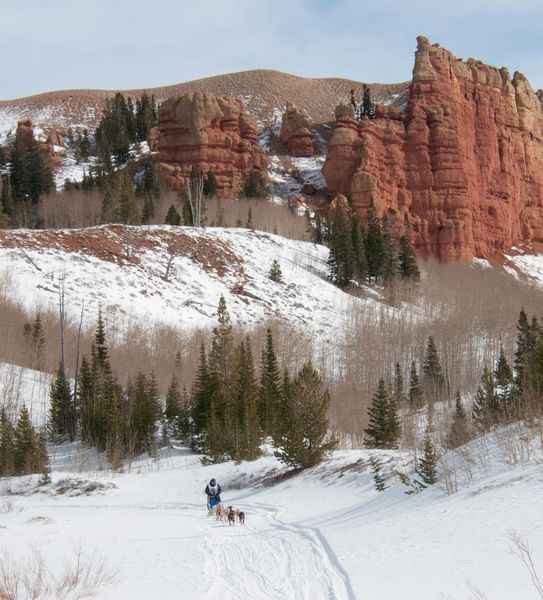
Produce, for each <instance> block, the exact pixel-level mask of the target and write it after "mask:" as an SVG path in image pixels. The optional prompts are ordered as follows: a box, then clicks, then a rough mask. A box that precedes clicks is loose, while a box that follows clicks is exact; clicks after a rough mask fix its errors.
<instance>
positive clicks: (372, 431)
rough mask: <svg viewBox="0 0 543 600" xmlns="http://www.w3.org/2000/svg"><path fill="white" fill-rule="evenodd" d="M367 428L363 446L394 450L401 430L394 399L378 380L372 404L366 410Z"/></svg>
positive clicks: (383, 382)
mask: <svg viewBox="0 0 543 600" xmlns="http://www.w3.org/2000/svg"><path fill="white" fill-rule="evenodd" d="M368 418H369V422H368V426H367V427H366V429H365V430H364V432H365V434H366V438H365V444H366V446H367V447H368V448H396V447H397V445H398V442H399V438H400V434H401V428H400V421H399V418H398V413H397V409H396V405H395V402H394V399H393V398H392V397H391V395H390V393H389V390H388V389H387V387H386V385H385V381H384V379H380V380H379V385H378V387H377V391H376V392H375V394H374V396H373V400H372V404H371V406H370V407H369V409H368Z"/></svg>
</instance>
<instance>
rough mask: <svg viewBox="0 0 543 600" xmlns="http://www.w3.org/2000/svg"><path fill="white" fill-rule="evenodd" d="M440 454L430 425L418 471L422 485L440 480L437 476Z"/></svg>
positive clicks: (426, 433)
mask: <svg viewBox="0 0 543 600" xmlns="http://www.w3.org/2000/svg"><path fill="white" fill-rule="evenodd" d="M437 462H438V456H437V453H436V449H435V446H434V442H433V440H432V430H431V427H430V426H428V427H427V428H426V432H425V435H424V446H423V454H422V458H421V459H420V460H419V463H418V466H417V473H418V474H419V475H420V478H421V479H422V481H421V482H420V484H421V485H422V487H428V486H429V485H434V484H436V483H437V482H438V476H437Z"/></svg>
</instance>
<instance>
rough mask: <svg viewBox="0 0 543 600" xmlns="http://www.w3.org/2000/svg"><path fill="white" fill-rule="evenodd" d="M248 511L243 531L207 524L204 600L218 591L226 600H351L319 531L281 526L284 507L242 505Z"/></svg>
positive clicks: (341, 572)
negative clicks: (209, 583) (207, 579)
mask: <svg viewBox="0 0 543 600" xmlns="http://www.w3.org/2000/svg"><path fill="white" fill-rule="evenodd" d="M247 510H248V511H249V513H250V522H248V524H247V525H246V526H245V527H242V526H235V527H229V526H226V527H225V526H224V524H223V523H220V522H216V521H215V522H214V523H213V522H212V523H211V524H210V525H208V528H209V534H208V535H207V536H206V554H209V555H210V556H211V560H210V562H211V568H210V569H209V575H210V577H212V579H213V585H212V586H211V587H210V589H209V590H208V592H207V594H206V596H205V598H209V599H211V598H213V597H215V596H216V594H218V593H220V594H221V596H222V597H223V598H225V599H228V600H229V599H232V600H234V599H238V598H263V599H264V598H277V599H280V598H281V599H287V598H288V599H290V598H292V599H293V600H294V599H296V600H298V599H299V600H312V599H313V598H322V599H323V600H324V599H329V600H344V599H345V600H356V596H355V595H354V592H353V590H352V587H351V584H350V581H349V578H348V576H347V574H346V572H345V571H344V569H343V568H342V567H341V565H340V564H339V562H338V560H337V557H336V556H335V554H334V553H333V551H332V549H331V548H330V546H329V545H328V543H327V542H326V540H325V538H324V536H322V534H321V533H320V532H319V531H318V529H310V528H305V527H301V526H298V525H290V524H287V523H284V522H283V521H281V519H280V514H281V513H282V512H284V509H282V508H279V507H276V506H265V505H261V504H256V503H255V504H247ZM301 565H304V566H303V572H304V575H303V576H302V575H301V572H302V569H301ZM308 574H310V576H309V577H308Z"/></svg>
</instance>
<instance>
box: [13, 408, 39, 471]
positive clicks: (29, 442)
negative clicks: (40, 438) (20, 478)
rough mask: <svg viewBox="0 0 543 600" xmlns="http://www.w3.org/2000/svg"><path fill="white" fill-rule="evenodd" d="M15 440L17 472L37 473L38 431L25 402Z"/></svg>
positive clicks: (14, 436) (14, 460)
mask: <svg viewBox="0 0 543 600" xmlns="http://www.w3.org/2000/svg"><path fill="white" fill-rule="evenodd" d="M13 440H14V443H13V463H14V471H15V474H16V475H30V474H31V473H35V472H36V471H35V463H36V461H35V458H36V456H35V455H36V432H35V430H34V427H33V426H32V422H31V420H30V413H29V412H28V409H27V408H26V406H25V405H24V404H23V406H22V407H21V410H20V411H19V418H18V420H17V426H16V427H15V432H14V435H13Z"/></svg>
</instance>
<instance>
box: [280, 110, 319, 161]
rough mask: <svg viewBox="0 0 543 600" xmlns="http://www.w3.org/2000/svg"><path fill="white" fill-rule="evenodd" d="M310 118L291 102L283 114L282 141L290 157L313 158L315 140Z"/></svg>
mask: <svg viewBox="0 0 543 600" xmlns="http://www.w3.org/2000/svg"><path fill="white" fill-rule="evenodd" d="M311 126H312V125H311V121H310V119H309V117H308V116H307V115H306V114H305V113H304V112H303V111H302V110H299V109H298V108H296V107H295V106H294V105H293V104H291V103H290V102H288V103H287V107H286V110H285V112H284V113H283V121H282V124H281V134H280V140H281V143H282V144H285V145H286V147H287V148H288V153H289V154H290V156H304V157H310V156H313V138H312V135H311Z"/></svg>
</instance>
